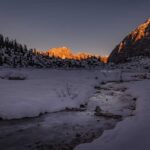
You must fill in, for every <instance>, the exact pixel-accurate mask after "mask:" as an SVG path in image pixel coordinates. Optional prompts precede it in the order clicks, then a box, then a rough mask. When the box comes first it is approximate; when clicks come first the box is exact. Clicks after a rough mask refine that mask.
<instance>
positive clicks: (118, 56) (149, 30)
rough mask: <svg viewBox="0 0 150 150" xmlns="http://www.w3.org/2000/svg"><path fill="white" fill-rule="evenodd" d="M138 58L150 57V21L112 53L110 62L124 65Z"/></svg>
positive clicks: (140, 26) (131, 34)
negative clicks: (131, 59)
mask: <svg viewBox="0 0 150 150" xmlns="http://www.w3.org/2000/svg"><path fill="white" fill-rule="evenodd" d="M137 56H147V57H150V19H148V20H147V21H146V22H145V23H143V24H141V25H139V26H138V27H137V28H136V29H135V30H133V31H132V32H131V33H130V34H128V35H127V36H126V37H125V38H124V39H123V40H122V41H121V42H120V43H119V44H118V45H117V46H116V47H115V49H114V50H113V51H112V53H111V54H110V56H109V58H108V61H109V62H113V63H124V62H127V61H128V60H129V58H132V57H137Z"/></svg>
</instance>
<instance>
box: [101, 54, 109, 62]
mask: <svg viewBox="0 0 150 150" xmlns="http://www.w3.org/2000/svg"><path fill="white" fill-rule="evenodd" d="M101 61H102V62H104V63H105V64H106V63H107V62H108V56H104V57H101Z"/></svg>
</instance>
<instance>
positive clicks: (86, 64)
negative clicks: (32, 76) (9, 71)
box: [0, 34, 104, 69]
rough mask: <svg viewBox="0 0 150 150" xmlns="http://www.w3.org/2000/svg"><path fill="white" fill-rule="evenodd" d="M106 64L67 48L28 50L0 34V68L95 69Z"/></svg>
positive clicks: (98, 59)
mask: <svg viewBox="0 0 150 150" xmlns="http://www.w3.org/2000/svg"><path fill="white" fill-rule="evenodd" d="M103 65H104V63H103V62H102V61H101V59H100V57H96V56H93V55H89V54H86V53H80V54H73V53H72V52H71V49H69V48H66V47H60V48H52V49H50V50H48V51H45V52H44V51H37V50H36V49H28V48H27V46H26V45H22V44H20V43H18V42H17V41H16V40H10V39H9V38H8V37H4V36H3V35H1V34H0V67H1V66H4V67H13V68H18V67H21V68H22V67H23V68H27V67H35V68H67V69H68V68H95V67H102V66H103Z"/></svg>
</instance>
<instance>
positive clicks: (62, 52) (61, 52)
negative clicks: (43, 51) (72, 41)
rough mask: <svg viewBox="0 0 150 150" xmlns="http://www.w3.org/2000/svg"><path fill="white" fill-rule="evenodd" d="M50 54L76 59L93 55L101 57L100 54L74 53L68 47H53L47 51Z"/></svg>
mask: <svg viewBox="0 0 150 150" xmlns="http://www.w3.org/2000/svg"><path fill="white" fill-rule="evenodd" d="M47 53H48V54H49V56H54V57H58V58H61V59H75V60H82V59H88V58H92V57H96V58H99V59H100V56H96V55H92V54H88V53H83V52H80V53H76V54H74V53H73V52H72V50H71V49H70V48H67V47H56V48H51V49H49V50H48V51H47Z"/></svg>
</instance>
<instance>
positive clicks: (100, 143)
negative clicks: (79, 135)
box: [76, 80, 150, 150]
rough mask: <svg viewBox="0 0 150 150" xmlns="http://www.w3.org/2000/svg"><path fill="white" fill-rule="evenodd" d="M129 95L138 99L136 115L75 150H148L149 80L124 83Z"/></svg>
mask: <svg viewBox="0 0 150 150" xmlns="http://www.w3.org/2000/svg"><path fill="white" fill-rule="evenodd" d="M126 86H128V88H129V91H128V92H129V93H132V95H134V96H136V97H138V100H137V109H136V114H135V116H133V117H130V118H127V119H125V120H123V121H121V122H120V123H118V124H117V126H116V128H115V129H113V130H109V131H105V132H104V134H103V135H102V136H101V137H100V138H98V139H97V140H95V141H93V142H92V143H89V144H82V145H80V146H78V147H77V148H76V150H83V149H86V150H91V149H94V150H99V149H102V150H149V148H150V142H149V139H150V120H149V118H150V99H149V98H150V92H149V91H150V80H144V81H138V82H132V83H126Z"/></svg>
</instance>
